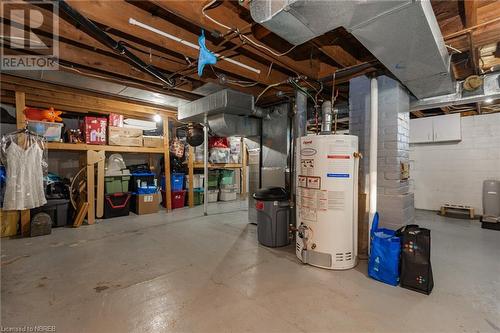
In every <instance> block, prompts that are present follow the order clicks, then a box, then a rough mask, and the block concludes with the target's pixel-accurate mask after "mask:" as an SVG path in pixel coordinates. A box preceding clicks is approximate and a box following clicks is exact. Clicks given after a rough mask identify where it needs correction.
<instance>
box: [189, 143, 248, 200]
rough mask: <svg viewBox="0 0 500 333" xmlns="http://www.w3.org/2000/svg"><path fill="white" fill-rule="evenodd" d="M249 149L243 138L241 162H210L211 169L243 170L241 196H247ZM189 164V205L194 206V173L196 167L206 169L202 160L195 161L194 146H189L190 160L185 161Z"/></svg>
mask: <svg viewBox="0 0 500 333" xmlns="http://www.w3.org/2000/svg"><path fill="white" fill-rule="evenodd" d="M247 159H248V156H247V150H246V148H245V143H244V141H243V139H242V140H241V163H209V164H208V168H209V169H231V170H234V169H240V170H241V178H242V179H243V181H242V182H241V197H243V198H244V197H246V195H247V186H246V173H247V168H246V165H247ZM184 163H185V164H187V166H188V175H187V176H188V179H189V188H188V203H189V207H194V191H193V175H194V170H195V169H204V168H205V166H204V164H203V163H201V162H195V161H194V149H193V147H189V151H188V160H187V162H184Z"/></svg>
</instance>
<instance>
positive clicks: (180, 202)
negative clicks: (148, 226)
mask: <svg viewBox="0 0 500 333" xmlns="http://www.w3.org/2000/svg"><path fill="white" fill-rule="evenodd" d="M164 193H165V191H163V197H164V198H165V194H164ZM185 198H186V191H184V190H182V191H175V192H174V191H172V195H171V201H172V209H176V208H182V207H184V201H185ZM163 202H166V200H165V199H163Z"/></svg>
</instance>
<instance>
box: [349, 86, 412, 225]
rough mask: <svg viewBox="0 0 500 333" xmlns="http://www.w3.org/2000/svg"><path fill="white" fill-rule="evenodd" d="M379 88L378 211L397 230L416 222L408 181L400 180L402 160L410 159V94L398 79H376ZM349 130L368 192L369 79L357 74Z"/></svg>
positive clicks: (352, 88) (382, 222)
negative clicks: (359, 155) (354, 137)
mask: <svg viewBox="0 0 500 333" xmlns="http://www.w3.org/2000/svg"><path fill="white" fill-rule="evenodd" d="M377 81H378V89H379V96H378V99H379V105H378V108H379V117H378V120H379V125H378V133H379V137H378V162H377V166H378V172H377V201H378V202H377V210H378V212H379V214H380V218H381V219H380V225H381V226H384V227H387V228H391V229H397V228H399V227H400V226H402V225H405V224H409V223H413V221H414V214H415V213H414V197H413V193H411V192H410V186H409V182H408V180H401V163H408V162H409V134H410V132H409V130H410V128H409V127H410V126H409V121H410V114H409V103H410V100H409V95H408V93H407V91H406V90H405V89H404V88H403V87H402V86H401V85H400V84H399V82H397V81H395V80H393V79H391V78H389V77H387V76H381V77H378V78H377ZM349 104H350V105H349V107H350V116H349V129H350V134H353V135H357V136H358V137H359V142H360V151H361V153H362V154H363V160H362V161H361V163H360V191H363V192H365V193H368V192H369V187H368V186H369V178H368V171H369V159H370V155H369V145H370V79H368V78H367V77H358V78H355V79H353V80H351V81H350V86H349Z"/></svg>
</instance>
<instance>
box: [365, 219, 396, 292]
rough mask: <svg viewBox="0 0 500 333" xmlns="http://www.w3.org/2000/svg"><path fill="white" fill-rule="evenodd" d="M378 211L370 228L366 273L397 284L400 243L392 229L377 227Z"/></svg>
mask: <svg viewBox="0 0 500 333" xmlns="http://www.w3.org/2000/svg"><path fill="white" fill-rule="evenodd" d="M378 219H379V217H378V213H375V216H374V217H373V224H372V229H371V230H370V244H371V245H370V258H369V259H368V275H369V276H370V277H372V278H374V279H375V280H378V281H382V282H384V283H387V284H390V285H393V286H397V285H398V283H399V256H400V253H401V243H400V239H399V237H398V236H396V235H395V233H396V232H395V231H394V230H390V229H385V228H380V229H379V227H378Z"/></svg>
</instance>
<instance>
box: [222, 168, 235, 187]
mask: <svg viewBox="0 0 500 333" xmlns="http://www.w3.org/2000/svg"><path fill="white" fill-rule="evenodd" d="M220 184H221V185H233V184H234V170H221V173H220Z"/></svg>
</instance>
